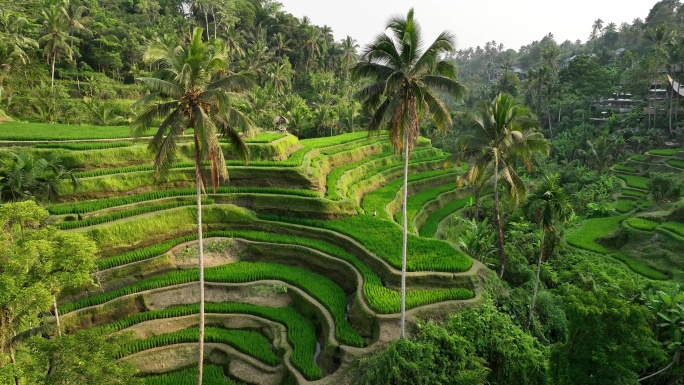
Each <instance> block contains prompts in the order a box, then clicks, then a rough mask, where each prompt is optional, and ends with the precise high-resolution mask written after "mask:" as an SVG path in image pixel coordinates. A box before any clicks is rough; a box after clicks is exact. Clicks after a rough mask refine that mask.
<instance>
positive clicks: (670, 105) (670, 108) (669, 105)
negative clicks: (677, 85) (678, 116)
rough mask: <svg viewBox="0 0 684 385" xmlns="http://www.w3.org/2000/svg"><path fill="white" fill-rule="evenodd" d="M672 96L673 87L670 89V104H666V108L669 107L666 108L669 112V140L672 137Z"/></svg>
mask: <svg viewBox="0 0 684 385" xmlns="http://www.w3.org/2000/svg"><path fill="white" fill-rule="evenodd" d="M673 96H674V87H672V91H671V92H670V100H669V102H670V103H669V104H668V107H669V108H668V110H669V113H668V119H669V120H670V122H669V130H670V138H671V137H672V97H673Z"/></svg>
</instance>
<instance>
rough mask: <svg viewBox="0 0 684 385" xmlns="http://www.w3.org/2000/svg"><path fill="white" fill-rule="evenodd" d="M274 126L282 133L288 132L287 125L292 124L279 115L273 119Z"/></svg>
mask: <svg viewBox="0 0 684 385" xmlns="http://www.w3.org/2000/svg"><path fill="white" fill-rule="evenodd" d="M273 124H274V125H275V126H276V127H277V128H278V131H280V132H287V128H286V127H285V125H286V124H290V121H289V120H287V118H286V117H284V116H282V115H278V116H276V117H275V119H273Z"/></svg>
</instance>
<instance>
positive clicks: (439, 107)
mask: <svg viewBox="0 0 684 385" xmlns="http://www.w3.org/2000/svg"><path fill="white" fill-rule="evenodd" d="M422 99H423V100H424V101H425V104H426V105H427V108H428V112H429V113H430V115H431V116H432V120H433V121H434V123H435V126H437V129H438V130H439V131H440V132H442V133H445V132H446V130H447V129H448V128H450V127H451V126H452V125H453V122H452V121H451V114H450V113H449V109H448V108H447V106H446V105H445V104H444V102H443V101H442V100H441V99H440V98H439V96H438V95H435V94H433V93H432V92H430V90H429V89H427V88H425V89H424V90H423V96H422Z"/></svg>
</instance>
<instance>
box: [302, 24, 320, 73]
mask: <svg viewBox="0 0 684 385" xmlns="http://www.w3.org/2000/svg"><path fill="white" fill-rule="evenodd" d="M322 37H323V33H322V32H321V30H320V29H318V27H308V28H307V29H306V37H305V39H306V40H305V42H304V47H305V48H306V50H307V51H308V52H309V56H307V58H306V69H305V72H309V64H310V63H311V61H312V60H315V59H316V57H317V56H318V55H320V54H321V38H322Z"/></svg>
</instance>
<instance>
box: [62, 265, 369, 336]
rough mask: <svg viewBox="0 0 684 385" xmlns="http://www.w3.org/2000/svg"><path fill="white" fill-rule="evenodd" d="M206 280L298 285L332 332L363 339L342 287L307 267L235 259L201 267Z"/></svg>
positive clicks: (165, 282)
mask: <svg viewBox="0 0 684 385" xmlns="http://www.w3.org/2000/svg"><path fill="white" fill-rule="evenodd" d="M205 271H206V272H205V275H206V280H207V282H216V283H243V282H254V281H259V280H265V279H276V280H281V281H284V282H287V283H289V284H291V285H293V286H296V287H300V288H301V289H302V290H304V291H305V292H307V293H308V294H309V295H311V296H312V297H313V298H314V299H316V300H317V301H319V302H320V303H321V304H322V305H323V306H325V307H326V308H327V309H328V311H330V314H331V315H332V317H333V320H334V321H335V335H336V336H337V338H339V340H340V341H341V342H342V343H344V344H347V345H350V346H363V339H362V338H361V337H360V336H359V334H358V332H357V331H356V330H354V328H353V327H352V326H351V325H350V324H349V322H347V319H346V314H347V297H346V295H345V293H344V291H342V289H341V288H340V287H339V286H337V285H336V284H335V283H333V282H332V281H330V280H329V279H327V278H325V277H323V276H321V275H319V274H316V273H312V272H310V271H308V270H305V269H302V268H299V267H292V266H286V265H279V264H273V263H261V262H237V263H233V264H230V265H224V266H217V267H212V268H207V269H205ZM198 277H199V272H198V271H197V270H183V271H175V272H171V273H166V274H162V275H159V276H156V277H153V278H148V279H145V280H142V281H139V282H137V283H135V284H133V285H130V286H126V287H124V288H120V289H116V290H112V291H109V292H105V293H101V294H96V295H93V296H91V297H88V298H85V299H82V300H79V301H76V302H72V303H70V304H65V305H62V306H60V307H59V311H60V313H63V314H64V313H68V312H72V311H74V310H78V309H82V308H84V307H88V306H95V305H100V304H103V303H105V302H108V301H111V300H113V299H116V298H119V297H122V296H124V295H128V294H134V293H140V292H143V291H146V290H152V289H158V288H162V287H166V286H172V285H180V284H184V283H190V282H195V281H197V280H198Z"/></svg>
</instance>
